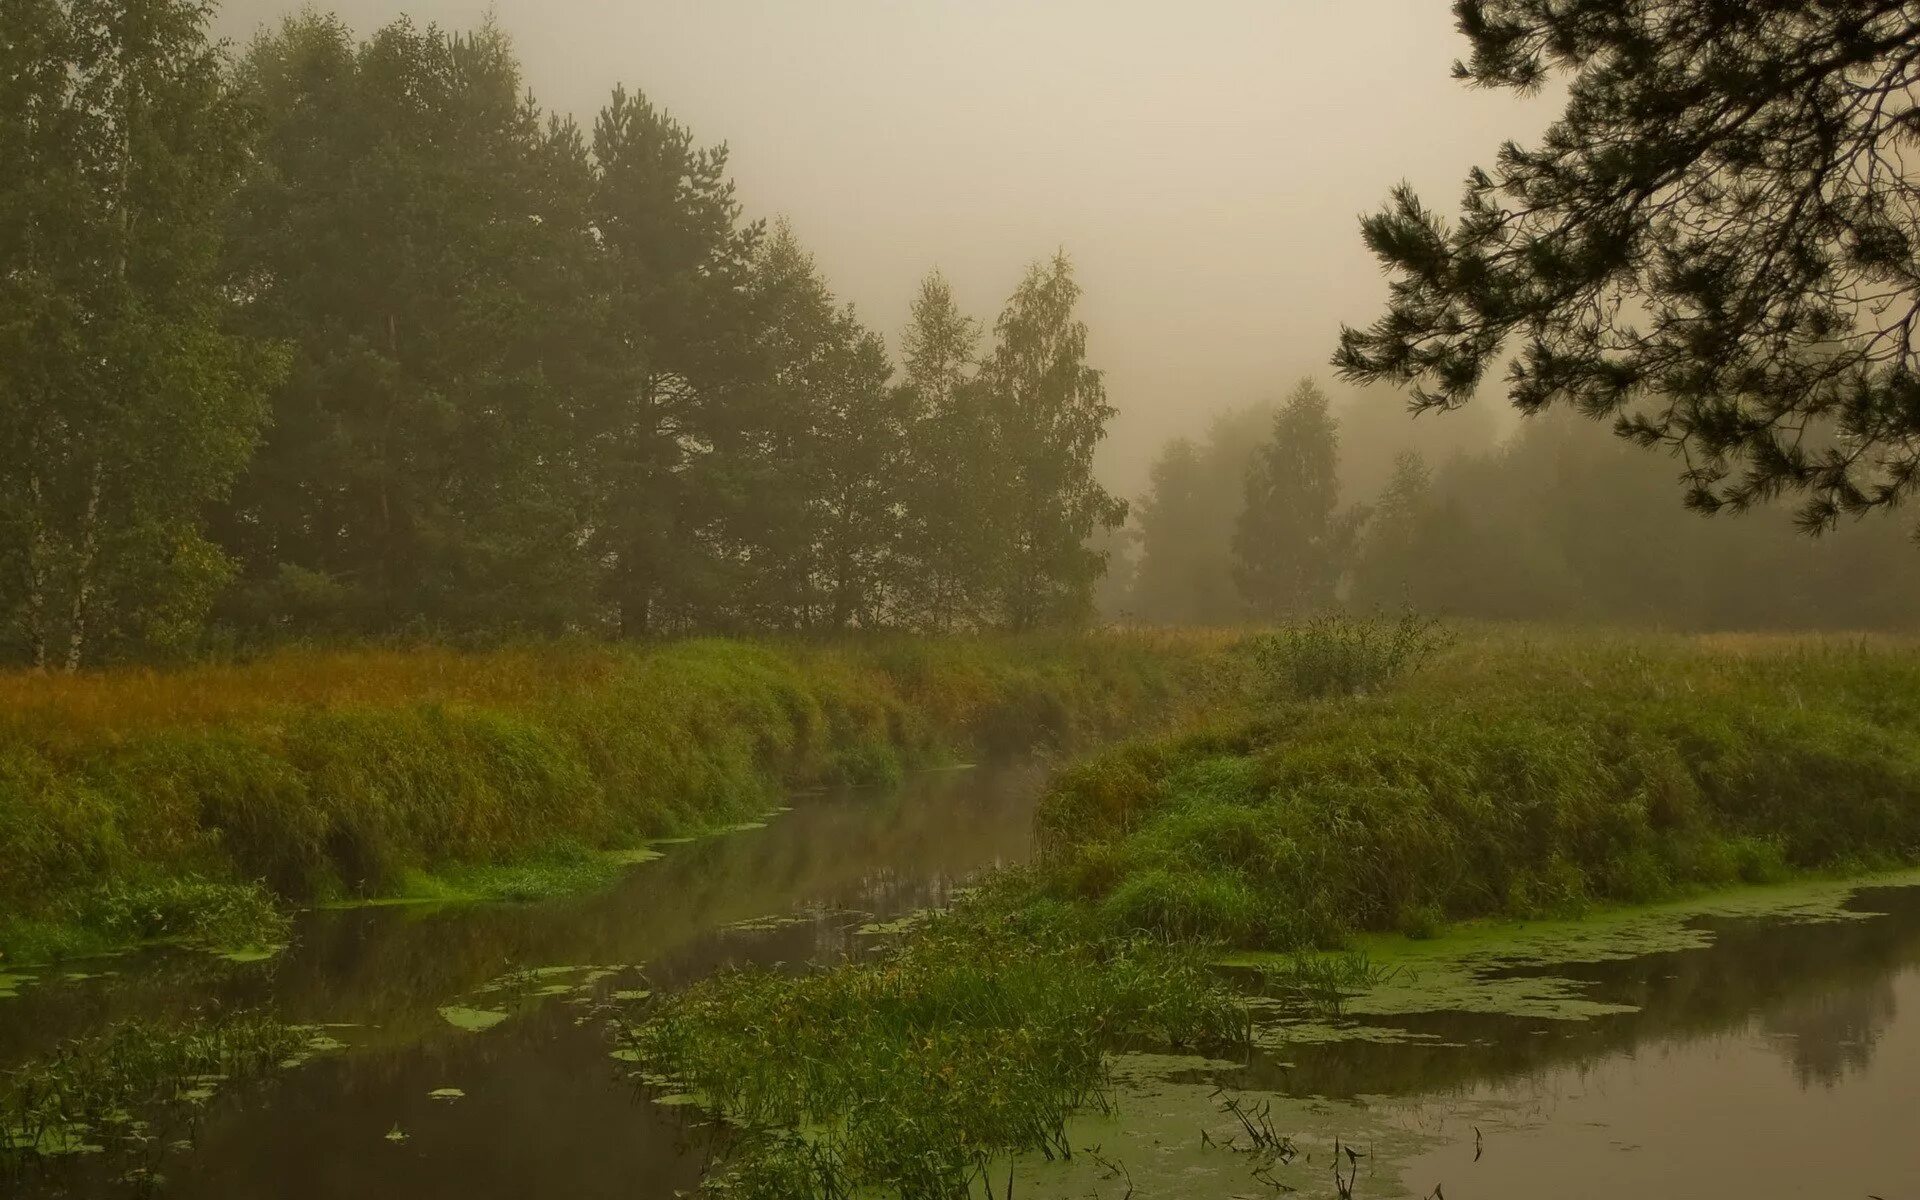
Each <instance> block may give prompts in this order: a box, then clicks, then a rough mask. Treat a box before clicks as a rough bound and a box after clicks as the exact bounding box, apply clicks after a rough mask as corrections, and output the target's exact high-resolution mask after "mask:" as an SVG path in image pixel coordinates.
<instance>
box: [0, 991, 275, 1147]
mask: <svg viewBox="0 0 1920 1200" xmlns="http://www.w3.org/2000/svg"><path fill="white" fill-rule="evenodd" d="M312 1038H313V1031H312V1030H311V1029H306V1028H302V1027H299V1026H294V1025H288V1024H285V1023H284V1022H281V1021H277V1020H275V1019H273V1018H272V1017H268V1016H264V1015H261V1014H258V1013H228V1014H224V1015H221V1016H217V1017H210V1018H203V1019H200V1020H197V1021H194V1022H191V1023H189V1024H187V1025H184V1026H176V1025H165V1024H159V1023H154V1022H149V1021H126V1022H121V1023H119V1024H116V1025H113V1026H110V1027H109V1028H108V1029H106V1030H105V1031H103V1032H101V1033H98V1034H95V1035H92V1036H89V1037H85V1038H77V1039H74V1040H72V1041H68V1042H65V1043H62V1044H61V1045H59V1046H56V1047H54V1048H53V1049H52V1050H50V1051H48V1052H46V1053H45V1054H43V1055H41V1056H40V1057H38V1058H35V1059H32V1060H30V1061H28V1062H26V1063H24V1064H21V1065H19V1066H16V1067H14V1068H13V1069H11V1070H10V1071H8V1072H7V1073H6V1074H5V1075H4V1076H0V1178H4V1177H5V1176H6V1174H8V1173H9V1172H12V1171H16V1170H18V1169H19V1168H20V1167H21V1166H22V1165H23V1163H24V1162H25V1161H27V1160H28V1159H30V1158H32V1157H35V1156H44V1155H50V1154H62V1153H72V1152H76V1151H81V1150H94V1149H112V1148H115V1146H116V1145H119V1144H121V1143H124V1144H125V1147H126V1148H137V1147H138V1146H140V1145H144V1144H148V1143H151V1142H153V1141H154V1138H153V1136H152V1132H151V1128H152V1127H151V1123H150V1121H149V1119H148V1118H150V1117H152V1116H154V1115H156V1111H155V1110H157V1109H159V1108H162V1107H165V1106H168V1105H178V1104H197V1103H200V1102H202V1101H203V1100H205V1099H206V1097H207V1096H209V1095H210V1094H211V1089H212V1087H213V1086H214V1085H217V1084H224V1083H231V1082H237V1081H239V1080H243V1079H246V1078H249V1077H252V1076H257V1075H261V1074H265V1073H267V1072H270V1071H272V1070H274V1069H276V1068H278V1067H279V1066H280V1065H281V1064H283V1063H286V1062H288V1061H289V1060H292V1059H295V1058H297V1057H299V1056H300V1055H301V1054H302V1053H303V1052H305V1051H306V1050H307V1049H308V1046H309V1043H310V1042H311V1041H312Z"/></svg>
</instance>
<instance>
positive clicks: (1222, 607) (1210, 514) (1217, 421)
mask: <svg viewBox="0 0 1920 1200" xmlns="http://www.w3.org/2000/svg"><path fill="white" fill-rule="evenodd" d="M1273 412H1274V410H1273V406H1272V405H1270V404H1255V405H1250V406H1248V407H1246V408H1241V409H1236V410H1234V411H1231V412H1227V413H1223V414H1221V415H1220V416H1217V417H1215V418H1214V419H1213V421H1212V422H1211V423H1210V424H1209V425H1208V427H1207V432H1206V437H1205V438H1204V439H1203V440H1202V441H1201V442H1199V443H1198V444H1196V443H1193V442H1191V441H1188V440H1187V439H1185V438H1177V439H1175V440H1174V441H1172V442H1169V443H1168V444H1167V446H1166V447H1165V448H1164V449H1163V450H1162V451H1161V452H1160V456H1159V457H1158V458H1156V459H1155V460H1154V464H1153V468H1152V472H1151V475H1150V477H1149V484H1148V489H1147V493H1146V495H1145V496H1143V497H1142V498H1141V500H1140V503H1139V505H1138V506H1137V507H1136V508H1135V510H1134V511H1135V519H1136V521H1137V523H1138V527H1139V538H1140V561H1139V564H1138V572H1137V574H1136V576H1135V578H1134V585H1133V594H1132V598H1131V604H1130V609H1131V611H1132V613H1133V615H1135V616H1137V617H1139V618H1141V619H1143V620H1148V621H1156V622H1160V623H1164V624H1174V625H1223V624H1231V623H1232V622H1235V621H1238V620H1240V619H1242V618H1243V617H1244V616H1245V615H1246V611H1247V609H1246V602H1245V600H1244V599H1242V597H1241V595H1240V591H1239V588H1238V587H1237V585H1236V584H1235V583H1234V560H1233V529H1234V524H1235V522H1236V520H1237V519H1238V517H1239V515H1240V511H1241V509H1242V508H1244V507H1245V505H1246V499H1247V490H1246V489H1247V468H1248V465H1249V464H1250V463H1251V462H1252V460H1253V457H1254V454H1255V453H1256V452H1257V451H1258V449H1259V448H1260V446H1261V445H1262V444H1263V443H1264V442H1265V440H1266V438H1267V436H1268V434H1269V433H1271V431H1272V427H1273Z"/></svg>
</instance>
